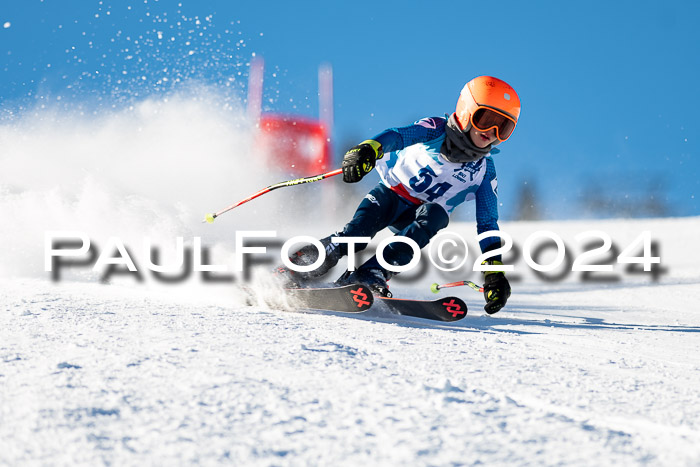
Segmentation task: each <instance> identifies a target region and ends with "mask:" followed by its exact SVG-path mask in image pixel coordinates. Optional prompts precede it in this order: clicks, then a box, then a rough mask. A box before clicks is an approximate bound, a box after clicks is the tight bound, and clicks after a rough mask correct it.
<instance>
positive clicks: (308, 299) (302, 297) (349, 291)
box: [249, 284, 374, 313]
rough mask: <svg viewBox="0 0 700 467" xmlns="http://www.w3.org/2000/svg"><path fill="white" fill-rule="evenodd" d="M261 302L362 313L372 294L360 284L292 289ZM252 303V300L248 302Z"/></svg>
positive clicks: (277, 305) (370, 302) (283, 306)
mask: <svg viewBox="0 0 700 467" xmlns="http://www.w3.org/2000/svg"><path fill="white" fill-rule="evenodd" d="M262 299H263V301H264V302H265V303H266V304H267V305H268V306H271V307H274V308H293V309H300V310H301V309H312V310H325V311H339V312H343V313H362V312H363V311H366V310H368V309H369V307H371V306H372V304H373V303H374V297H373V295H372V292H371V291H370V290H369V288H367V287H366V286H364V285H362V284H350V285H345V286H342V287H321V288H298V289H296V288H292V289H284V290H283V292H282V293H281V294H277V295H275V296H273V297H263V298H262ZM249 303H254V300H252V297H251V299H250V300H249Z"/></svg>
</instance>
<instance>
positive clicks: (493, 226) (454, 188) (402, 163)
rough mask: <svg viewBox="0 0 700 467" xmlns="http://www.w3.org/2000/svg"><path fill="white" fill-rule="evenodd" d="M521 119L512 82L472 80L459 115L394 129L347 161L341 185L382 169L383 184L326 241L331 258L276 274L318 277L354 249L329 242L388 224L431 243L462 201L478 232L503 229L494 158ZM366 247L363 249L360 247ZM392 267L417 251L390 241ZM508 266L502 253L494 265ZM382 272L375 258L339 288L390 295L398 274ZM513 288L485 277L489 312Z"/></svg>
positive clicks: (304, 257) (312, 252) (497, 277)
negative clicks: (469, 204)
mask: <svg viewBox="0 0 700 467" xmlns="http://www.w3.org/2000/svg"><path fill="white" fill-rule="evenodd" d="M519 116H520V99H519V98H518V95H517V94H516V92H515V90H513V88H512V87H510V86H509V85H508V84H507V83H506V82H504V81H502V80H500V79H498V78H494V77H490V76H479V77H477V78H474V79H473V80H471V81H469V82H468V83H467V84H466V85H465V86H464V88H463V89H462V92H461V94H460V96H459V100H458V102H457V108H456V111H455V112H453V113H452V114H451V115H450V116H449V117H447V115H446V116H445V117H446V118H443V117H431V118H424V119H422V120H418V121H417V122H415V123H414V124H412V125H409V126H406V127H401V128H389V129H387V130H385V131H383V132H382V133H380V134H378V135H377V136H375V137H374V138H372V139H369V140H366V141H363V142H361V143H360V144H358V145H357V146H355V147H353V148H351V149H350V150H349V151H348V152H347V153H346V154H345V156H344V158H343V163H342V169H343V180H344V181H345V182H347V183H356V182H359V181H360V180H361V179H362V178H363V177H365V176H366V175H367V174H368V173H370V172H371V171H372V170H373V169H374V168H375V166H376V168H377V171H378V172H379V176H380V177H381V182H380V183H379V184H378V185H377V186H376V187H375V188H374V189H372V190H371V191H370V192H369V193H368V194H367V195H366V196H365V197H364V199H363V200H362V201H361V202H360V205H359V207H358V208H357V211H356V212H355V215H354V216H353V218H352V219H351V220H350V222H348V224H347V225H346V226H345V227H344V228H343V229H342V230H341V231H340V232H337V233H334V234H333V235H329V236H328V237H326V238H323V239H321V240H320V242H321V244H323V246H324V247H325V249H326V259H325V261H324V262H323V263H322V264H321V266H320V267H318V268H316V269H315V270H313V271H311V272H305V273H300V272H296V271H292V270H290V269H288V268H286V267H280V268H278V269H277V272H278V273H279V274H281V275H283V276H284V277H285V278H287V279H288V280H290V281H291V282H292V283H293V284H294V285H297V286H299V285H301V284H303V283H304V282H306V281H308V280H309V279H312V278H317V277H320V276H322V275H324V274H326V273H327V272H328V271H329V270H330V269H331V268H333V267H334V266H335V265H336V264H337V263H338V260H340V258H342V257H343V256H345V255H347V252H348V245H347V244H343V243H333V242H331V237H334V236H337V237H343V236H346V237H374V235H375V234H377V232H379V231H380V230H382V229H384V228H386V227H389V228H390V229H391V230H392V231H393V232H394V233H396V235H402V236H405V237H408V238H410V239H412V240H414V241H415V242H416V243H417V244H418V246H419V247H420V248H423V247H424V246H426V245H427V244H428V243H429V242H430V239H431V238H432V237H433V236H435V234H437V232H438V231H439V230H441V229H443V228H445V227H446V226H447V224H448V223H449V215H450V214H451V213H452V212H453V211H454V209H455V208H456V207H457V206H458V205H460V204H461V203H463V202H464V201H469V200H472V199H474V200H475V202H476V226H477V232H478V233H482V232H486V231H489V230H498V203H497V182H496V168H495V165H494V162H493V158H492V157H491V154H495V153H497V152H499V151H498V150H497V149H496V148H494V146H496V145H498V144H500V143H502V142H503V141H506V140H507V139H508V138H509V137H510V135H511V134H512V133H513V130H514V129H515V125H516V123H517V121H518V117H519ZM500 245H501V242H500V238H498V237H490V238H486V239H484V240H482V241H481V242H480V247H481V251H482V252H487V251H491V250H494V249H496V248H498V247H500ZM366 246H367V245H366V244H365V245H357V250H358V251H359V250H361V249H363V248H365V247H366ZM383 256H384V259H385V261H386V262H387V263H389V264H392V265H397V266H403V265H406V264H408V263H409V262H410V261H411V259H412V258H413V250H412V248H411V247H410V246H409V245H407V244H406V243H402V242H393V243H390V244H389V245H388V246H387V247H386V248H385V249H384V252H383ZM317 259H318V251H317V249H316V247H314V246H313V245H307V246H304V247H303V248H301V249H300V250H299V251H297V252H296V253H294V254H293V255H292V257H291V258H290V260H291V262H292V263H294V264H297V265H309V264H312V263H314V262H315V261H316V260H317ZM488 263H489V264H495V265H502V264H503V263H502V262H501V261H500V256H496V257H494V258H493V259H491V260H489V261H488ZM394 274H395V273H392V272H391V271H388V270H387V269H385V268H383V267H382V266H381V265H380V264H379V262H378V261H377V258H376V256H374V257H372V258H370V259H369V260H368V261H367V262H365V263H364V264H363V265H361V266H360V267H359V268H357V270H355V271H353V272H348V271H346V273H345V274H343V276H342V277H341V278H340V279H339V280H338V281H337V282H336V284H338V285H344V284H350V283H358V282H359V283H363V284H365V285H367V286H368V287H370V289H372V290H373V292H375V293H377V294H379V295H381V296H391V294H390V292H389V288H388V286H387V281H388V280H389V279H390V278H391V277H392V275H394ZM510 292H511V288H510V284H509V283H508V280H507V279H506V277H505V274H504V273H503V272H486V273H485V278H484V297H485V299H486V305H485V306H484V309H485V310H486V312H487V313H489V314H491V313H496V312H497V311H499V310H500V309H501V308H503V306H504V305H505V304H506V301H507V300H508V297H510Z"/></svg>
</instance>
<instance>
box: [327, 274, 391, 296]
mask: <svg viewBox="0 0 700 467" xmlns="http://www.w3.org/2000/svg"><path fill="white" fill-rule="evenodd" d="M392 275H393V274H392V273H391V272H389V271H385V270H384V269H381V268H374V267H371V268H363V267H360V269H358V270H356V271H353V272H350V271H345V272H344V273H343V275H342V276H340V278H339V279H338V280H337V281H335V285H337V286H343V285H348V284H357V283H360V284H364V285H366V286H367V287H369V289H370V290H371V291H372V293H374V294H376V295H379V296H380V297H387V298H391V292H390V291H389V286H388V285H387V281H388V280H389V279H391V276H392Z"/></svg>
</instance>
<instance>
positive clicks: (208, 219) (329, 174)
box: [202, 169, 343, 224]
mask: <svg viewBox="0 0 700 467" xmlns="http://www.w3.org/2000/svg"><path fill="white" fill-rule="evenodd" d="M341 173H343V169H336V170H331V171H330V172H326V173H324V174H321V175H315V176H313V177H304V178H297V179H295V180H287V181H286V182H279V183H275V184H274V185H270V186H268V187H266V188H263V189H262V190H260V191H258V192H257V193H255V194H253V195H251V196H249V197H247V198H246V199H243V200H241V201H239V202H237V203H235V204H232V205H231V206H229V207H227V208H225V209H222V210H221V211H219V212H214V213H211V214H207V215H206V216H204V220H203V221H202V222H208V223H209V224H211V223H212V222H214V219H216V218H217V217H219V216H220V215H222V214H224V213H225V212H229V211H230V210H231V209H234V208H237V207H238V206H240V205H241V204H245V203H247V202H248V201H252V200H254V199H255V198H257V197H258V196H262V195H264V194H265V193H269V192H270V191H272V190H276V189H277V188H284V187H286V186H294V185H301V184H302V183H313V182H318V181H319V180H323V179H324V178H328V177H334V176H336V175H340V174H341Z"/></svg>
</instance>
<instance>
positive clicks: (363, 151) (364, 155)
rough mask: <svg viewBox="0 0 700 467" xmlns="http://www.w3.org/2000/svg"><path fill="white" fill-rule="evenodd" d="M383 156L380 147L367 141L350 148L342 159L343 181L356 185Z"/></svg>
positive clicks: (374, 142) (369, 140) (372, 141)
mask: <svg viewBox="0 0 700 467" xmlns="http://www.w3.org/2000/svg"><path fill="white" fill-rule="evenodd" d="M382 156H384V152H383V151H382V145H381V144H380V143H379V142H377V141H374V140H373V139H368V140H366V141H363V142H361V143H360V144H358V145H357V146H355V147H353V148H351V149H350V150H349V151H348V152H346V153H345V157H343V165H342V166H341V167H342V168H343V181H344V182H346V183H356V182H359V181H360V180H362V177H364V176H365V175H367V174H368V173H370V172H371V171H372V169H373V168H374V165H375V163H376V161H377V159H381V158H382Z"/></svg>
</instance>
